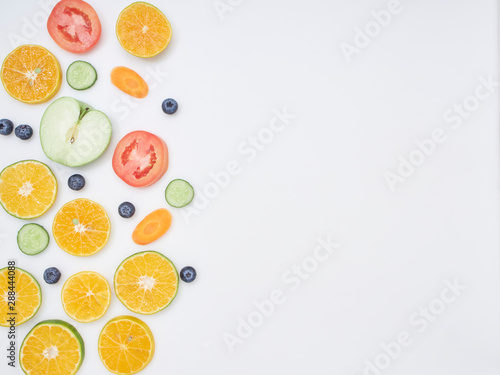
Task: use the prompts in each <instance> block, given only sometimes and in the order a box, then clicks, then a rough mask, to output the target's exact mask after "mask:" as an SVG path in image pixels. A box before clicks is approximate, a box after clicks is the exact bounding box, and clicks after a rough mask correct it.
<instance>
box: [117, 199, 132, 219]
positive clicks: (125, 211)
mask: <svg viewBox="0 0 500 375" xmlns="http://www.w3.org/2000/svg"><path fill="white" fill-rule="evenodd" d="M118 213H119V214H120V216H121V217H124V218H125V219H128V218H129V217H132V216H134V214H135V206H134V205H133V204H132V203H130V202H123V203H122V204H120V205H119V206H118Z"/></svg>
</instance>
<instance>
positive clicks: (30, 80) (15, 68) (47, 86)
mask: <svg viewBox="0 0 500 375" xmlns="http://www.w3.org/2000/svg"><path fill="white" fill-rule="evenodd" d="M0 74H1V78H2V84H3V87H4V88H5V90H6V91H7V93H8V94H9V95H10V96H12V97H13V98H14V99H17V100H19V101H21V102H24V103H29V104H36V103H42V102H45V101H47V100H49V99H50V98H52V97H53V96H54V95H55V94H56V93H57V92H58V91H59V88H60V87H61V81H62V73H61V67H60V66H59V62H58V61H57V59H56V58H55V56H54V55H53V54H52V53H50V52H49V51H48V50H47V49H45V48H43V47H41V46H37V45H35V44H26V45H23V46H20V47H17V48H16V49H15V50H13V51H12V52H11V53H10V54H9V55H8V56H7V57H6V58H5V60H4V62H3V65H2V71H1V73H0Z"/></svg>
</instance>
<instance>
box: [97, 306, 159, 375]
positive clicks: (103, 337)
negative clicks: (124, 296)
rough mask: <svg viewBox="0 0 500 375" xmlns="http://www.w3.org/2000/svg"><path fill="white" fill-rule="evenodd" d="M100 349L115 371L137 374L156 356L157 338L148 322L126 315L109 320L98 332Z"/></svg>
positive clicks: (103, 361) (116, 372)
mask: <svg viewBox="0 0 500 375" xmlns="http://www.w3.org/2000/svg"><path fill="white" fill-rule="evenodd" d="M98 351H99V357H101V361H102V363H103V364H104V366H106V368H107V369H108V370H109V371H111V372H112V373H113V374H119V375H129V374H135V373H137V372H139V371H141V370H142V369H144V368H145V367H146V366H147V365H148V364H149V362H151V360H152V359H153V355H154V352H155V340H154V337H153V333H152V332H151V330H150V329H149V327H148V326H147V325H146V323H144V322H143V321H142V320H140V319H137V318H135V317H133V316H126V315H124V316H119V317H116V318H114V319H111V320H110V321H109V322H107V323H106V325H105V326H104V328H103V329H102V331H101V334H100V335H99V344H98Z"/></svg>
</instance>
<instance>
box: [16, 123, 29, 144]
mask: <svg viewBox="0 0 500 375" xmlns="http://www.w3.org/2000/svg"><path fill="white" fill-rule="evenodd" d="M15 133H16V137H17V138H20V139H22V140H23V141H25V140H26V139H30V138H31V136H32V135H33V129H32V128H31V126H29V125H18V126H16V130H15Z"/></svg>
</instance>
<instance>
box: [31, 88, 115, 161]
mask: <svg viewBox="0 0 500 375" xmlns="http://www.w3.org/2000/svg"><path fill="white" fill-rule="evenodd" d="M111 133H112V127H111V122H110V121H109V119H108V117H107V116H106V115H105V114H104V113H103V112H101V111H97V110H95V109H93V108H92V107H90V106H89V105H87V104H86V103H83V102H80V101H78V100H76V99H74V98H71V97H68V96H64V97H62V98H59V99H57V100H55V101H54V102H52V103H51V104H50V105H49V106H48V107H47V109H46V110H45V113H44V114H43V116H42V120H41V121H40V142H41V144H42V149H43V152H44V153H45V155H46V156H47V157H48V158H49V159H50V160H52V161H55V162H56V163H59V164H62V165H66V166H68V167H79V166H82V165H85V164H88V163H90V162H92V161H94V160H96V159H97V158H98V157H99V156H101V155H102V154H103V153H104V151H105V150H106V148H107V147H108V145H109V142H110V140H111Z"/></svg>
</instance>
